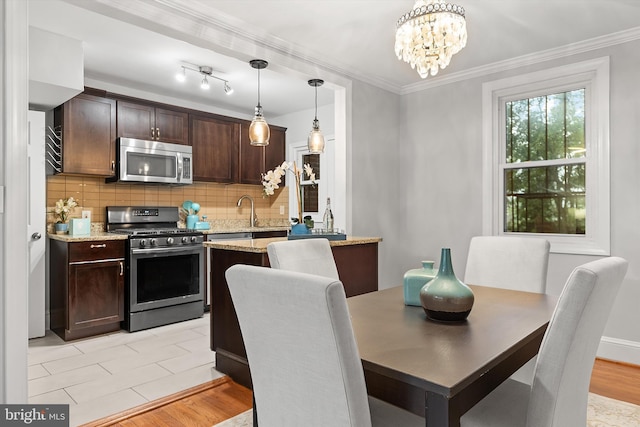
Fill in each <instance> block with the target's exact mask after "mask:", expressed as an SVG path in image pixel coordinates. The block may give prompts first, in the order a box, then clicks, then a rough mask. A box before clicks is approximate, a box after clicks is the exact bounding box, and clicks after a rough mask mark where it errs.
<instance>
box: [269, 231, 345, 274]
mask: <svg viewBox="0 0 640 427" xmlns="http://www.w3.org/2000/svg"><path fill="white" fill-rule="evenodd" d="M267 255H268V256H269V264H270V265H271V268H276V269H281V270H289V271H297V272H299V273H308V274H317V275H318V276H324V277H329V278H331V279H339V277H338V268H337V267H336V262H335V259H334V258H333V252H332V251H331V246H330V245H329V240H327V239H321V238H312V239H300V240H285V241H282V242H273V243H269V244H268V245H267Z"/></svg>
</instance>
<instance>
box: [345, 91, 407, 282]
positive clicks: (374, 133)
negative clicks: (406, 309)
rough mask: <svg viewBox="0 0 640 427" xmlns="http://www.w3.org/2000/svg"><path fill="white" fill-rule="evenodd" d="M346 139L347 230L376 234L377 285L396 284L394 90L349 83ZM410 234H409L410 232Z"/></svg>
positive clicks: (401, 208)
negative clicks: (349, 139)
mask: <svg viewBox="0 0 640 427" xmlns="http://www.w3.org/2000/svg"><path fill="white" fill-rule="evenodd" d="M352 103H353V107H352V110H351V114H352V122H351V129H352V145H351V157H350V161H348V162H347V168H348V169H350V170H349V171H348V172H349V174H348V178H347V179H350V180H351V206H352V211H351V218H352V233H351V234H353V235H355V236H380V237H382V238H383V241H382V243H380V245H379V246H378V248H379V253H378V261H379V266H378V271H379V287H380V288H381V289H384V288H388V287H392V286H398V285H401V284H402V275H403V274H404V271H406V269H403V268H404V267H403V265H404V263H403V260H402V254H401V250H400V249H401V248H402V247H403V246H404V245H405V243H406V242H404V241H403V237H402V236H403V234H404V230H405V229H406V227H407V224H406V223H405V222H404V221H403V216H404V214H405V212H406V211H407V210H408V209H411V207H410V206H407V205H406V203H405V197H404V192H405V181H404V179H403V178H402V175H403V173H402V169H403V168H404V165H402V162H401V157H400V155H401V153H402V152H403V150H404V149H405V142H404V141H402V140H401V139H400V138H399V133H398V130H399V128H400V127H401V123H400V96H399V95H396V94H393V93H391V92H387V91H385V90H383V89H379V88H376V87H374V86H371V85H368V84H366V83H362V82H357V81H354V82H353V87H352ZM412 238H413V237H412Z"/></svg>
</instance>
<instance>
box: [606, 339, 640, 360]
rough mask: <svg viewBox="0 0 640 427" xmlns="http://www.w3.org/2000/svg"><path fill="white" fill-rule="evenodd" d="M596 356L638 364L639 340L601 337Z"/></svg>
mask: <svg viewBox="0 0 640 427" xmlns="http://www.w3.org/2000/svg"><path fill="white" fill-rule="evenodd" d="M597 356H598V357H600V358H602V359H609V360H615V361H617V362H624V363H631V364H633V365H640V342H636V341H628V340H621V339H618V338H611V337H602V339H601V340H600V345H599V346H598V353H597Z"/></svg>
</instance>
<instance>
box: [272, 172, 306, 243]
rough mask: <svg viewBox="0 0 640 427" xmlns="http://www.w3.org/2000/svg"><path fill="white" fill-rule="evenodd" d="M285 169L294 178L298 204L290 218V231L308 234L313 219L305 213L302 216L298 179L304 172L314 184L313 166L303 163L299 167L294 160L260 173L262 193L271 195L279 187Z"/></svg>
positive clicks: (300, 187) (300, 188)
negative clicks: (296, 213) (295, 212)
mask: <svg viewBox="0 0 640 427" xmlns="http://www.w3.org/2000/svg"><path fill="white" fill-rule="evenodd" d="M287 171H289V172H291V173H292V174H293V176H294V178H295V186H296V201H297V205H298V216H297V217H295V218H291V223H292V226H291V233H292V234H309V233H310V232H311V231H310V229H312V228H313V220H312V219H311V216H309V215H307V216H305V217H304V218H302V212H303V210H302V186H301V185H300V181H301V178H302V174H303V173H304V174H305V175H307V177H308V178H309V179H310V180H311V182H312V183H314V184H315V180H316V174H315V172H313V168H312V167H311V165H309V164H305V165H303V169H299V168H298V166H297V165H296V162H291V163H288V162H283V163H282V164H281V165H280V166H277V167H276V168H275V169H274V170H272V171H268V172H267V173H265V174H262V186H263V187H264V189H263V194H264V196H265V197H267V196H271V195H273V193H274V191H275V190H277V189H278V188H280V185H279V184H280V183H281V182H282V177H283V176H284V174H286V173H287Z"/></svg>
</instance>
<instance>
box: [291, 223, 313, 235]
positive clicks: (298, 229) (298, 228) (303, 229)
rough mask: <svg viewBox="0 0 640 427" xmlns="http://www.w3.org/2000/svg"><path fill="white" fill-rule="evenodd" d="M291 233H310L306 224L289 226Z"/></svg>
mask: <svg viewBox="0 0 640 427" xmlns="http://www.w3.org/2000/svg"><path fill="white" fill-rule="evenodd" d="M291 234H311V230H309V229H308V228H307V224H305V223H302V224H293V225H292V226H291Z"/></svg>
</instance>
